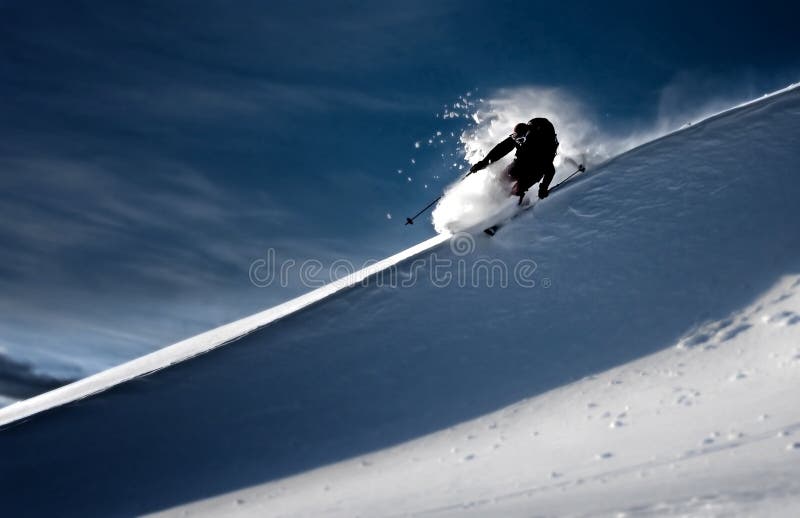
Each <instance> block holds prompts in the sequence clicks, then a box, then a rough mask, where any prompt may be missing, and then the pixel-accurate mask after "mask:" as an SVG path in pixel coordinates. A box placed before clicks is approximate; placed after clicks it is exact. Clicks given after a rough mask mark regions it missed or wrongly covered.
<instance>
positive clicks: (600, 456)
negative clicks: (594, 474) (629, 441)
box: [594, 451, 614, 460]
mask: <svg viewBox="0 0 800 518" xmlns="http://www.w3.org/2000/svg"><path fill="white" fill-rule="evenodd" d="M613 456H614V454H613V453H611V452H610V451H606V452H603V453H598V454H597V455H595V456H594V458H595V459H597V460H606V459H610V458H611V457H613Z"/></svg>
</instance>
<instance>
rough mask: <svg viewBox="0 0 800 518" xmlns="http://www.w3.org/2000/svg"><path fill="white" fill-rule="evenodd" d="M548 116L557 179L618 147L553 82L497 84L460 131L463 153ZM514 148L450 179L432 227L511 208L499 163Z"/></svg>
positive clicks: (478, 153) (482, 152) (469, 222)
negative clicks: (544, 85)
mask: <svg viewBox="0 0 800 518" xmlns="http://www.w3.org/2000/svg"><path fill="white" fill-rule="evenodd" d="M534 117H547V118H548V119H550V121H551V122H552V123H553V125H554V126H555V128H556V132H557V133H558V140H559V142H560V146H559V148H558V155H557V156H556V158H555V162H554V163H555V166H556V180H555V181H556V182H557V181H558V179H559V177H562V178H563V177H564V176H566V175H568V174H570V173H572V172H573V171H574V170H575V168H576V167H577V165H578V164H579V163H583V164H585V165H586V166H587V167H591V166H592V165H593V164H597V163H600V162H602V161H604V160H606V159H608V158H610V157H611V156H613V155H614V154H616V153H618V152H620V151H621V149H620V147H619V145H618V144H616V143H615V142H613V141H609V140H608V139H603V138H600V135H599V132H598V130H597V127H596V125H595V124H594V122H593V121H592V117H591V116H590V112H589V110H587V109H586V108H585V107H584V106H583V105H582V104H581V103H580V102H579V101H578V100H577V99H575V98H574V97H572V96H570V95H568V94H567V93H565V92H563V91H562V90H559V89H556V88H536V87H528V88H518V89H507V90H500V91H499V92H497V94H496V95H495V96H493V98H490V99H487V100H485V101H484V102H483V103H481V104H480V105H479V107H478V108H477V110H476V111H475V113H473V114H472V119H473V120H474V121H475V123H476V124H475V125H474V126H472V127H470V128H468V129H466V130H465V131H464V132H463V133H462V134H461V139H460V140H461V144H462V145H463V153H464V158H465V159H466V160H467V162H469V163H470V164H473V163H475V162H477V161H478V160H480V159H481V158H483V157H484V156H486V153H488V152H489V150H491V149H492V147H494V146H495V145H496V144H497V143H498V142H500V141H501V140H503V139H504V138H506V137H507V136H508V135H509V134H510V133H511V131H512V128H513V127H514V125H515V124H517V123H518V122H525V121H528V120H530V119H532V118H534ZM512 159H513V153H510V154H509V155H508V156H507V157H506V158H504V159H503V160H501V161H499V162H497V163H496V164H493V165H491V166H490V167H489V168H488V169H487V170H486V171H482V172H481V173H479V174H476V175H471V176H469V177H467V179H466V180H464V181H462V182H459V183H456V184H454V185H452V186H451V187H450V188H449V189H448V190H447V191H446V192H445V195H444V196H443V197H442V200H441V201H440V202H439V204H438V205H437V206H436V209H435V210H434V211H433V224H434V227H435V228H436V231H437V232H458V231H462V230H466V229H471V228H472V227H474V226H476V225H479V224H481V223H486V222H492V221H496V220H498V219H502V218H503V216H505V214H506V213H508V214H510V213H511V212H513V210H514V204H515V201H514V200H510V199H509V198H508V191H509V188H510V186H509V185H506V184H504V182H503V181H502V180H501V174H500V173H501V172H502V170H503V168H504V167H505V166H506V165H507V164H508V163H509V162H510V161H511V160H512Z"/></svg>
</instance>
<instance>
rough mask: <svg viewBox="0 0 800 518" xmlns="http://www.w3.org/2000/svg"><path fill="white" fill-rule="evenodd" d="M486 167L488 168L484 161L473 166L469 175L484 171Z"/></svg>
mask: <svg viewBox="0 0 800 518" xmlns="http://www.w3.org/2000/svg"><path fill="white" fill-rule="evenodd" d="M485 167H486V162H485V161H484V160H481V161H480V162H476V163H474V164H473V165H472V167H470V168H469V174H472V173H477V172H478V171H480V170H481V169H484V168H485Z"/></svg>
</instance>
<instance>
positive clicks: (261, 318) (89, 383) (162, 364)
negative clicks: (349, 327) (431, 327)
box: [0, 234, 450, 428]
mask: <svg viewBox="0 0 800 518" xmlns="http://www.w3.org/2000/svg"><path fill="white" fill-rule="evenodd" d="M449 238H450V234H439V235H437V236H435V237H432V238H430V239H428V240H426V241H423V242H422V243H419V244H417V245H414V246H412V247H410V248H408V249H406V250H403V251H401V252H398V253H396V254H394V255H392V256H390V257H388V258H386V259H384V260H382V261H379V262H377V263H375V264H373V265H370V266H368V267H366V268H363V269H361V270H359V271H357V272H355V273H352V274H350V275H347V276H345V277H342V278H341V279H337V280H336V281H333V282H331V283H328V284H326V285H325V286H322V287H321V288H317V289H315V290H313V291H310V292H308V293H306V294H303V295H300V296H299V297H296V298H294V299H292V300H289V301H286V302H284V303H282V304H279V305H277V306H274V307H272V308H269V309H266V310H264V311H261V312H259V313H256V314H254V315H250V316H248V317H245V318H242V319H240V320H236V321H234V322H231V323H228V324H224V325H222V326H220V327H217V328H214V329H211V330H209V331H206V332H204V333H201V334H199V335H196V336H193V337H191V338H187V339H185V340H182V341H180V342H177V343H175V344H173V345H170V346H167V347H164V348H162V349H159V350H157V351H154V352H152V353H149V354H146V355H144V356H141V357H139V358H136V359H134V360H131V361H128V362H126V363H123V364H121V365H118V366H116V367H111V368H109V369H106V370H104V371H101V372H99V373H97V374H94V375H92V376H88V377H86V378H83V379H80V380H78V381H76V382H73V383H70V384H69V385H65V386H63V387H60V388H57V389H55V390H51V391H49V392H45V393H43V394H40V395H38V396H34V397H32V398H30V399H26V400H23V401H19V402H17V403H14V404H12V405H9V406H7V407H5V408H0V428H3V427H6V426H9V425H13V424H15V423H19V422H21V421H22V420H25V419H28V418H30V417H31V416H33V415H35V414H38V413H40V412H44V411H47V410H51V409H53V408H56V407H59V406H62V405H65V404H68V403H71V402H74V401H78V400H81V399H84V398H87V397H89V396H92V395H94V394H97V393H99V392H103V391H106V390H108V389H110V388H112V387H115V386H117V385H120V384H122V383H125V382H127V381H130V380H132V379H135V378H139V377H142V376H146V375H148V374H151V373H153V372H156V371H159V370H162V369H165V368H167V367H170V366H171V365H175V364H177V363H180V362H183V361H186V360H189V359H191V358H194V357H195V356H199V355H201V354H205V353H207V352H209V351H212V350H214V349H217V348H218V347H221V346H223V345H226V344H229V343H231V342H234V341H236V340H238V339H240V338H242V337H244V336H246V335H249V334H250V333H254V332H256V331H258V330H259V329H261V328H263V327H265V326H267V325H270V324H272V323H274V322H276V321H278V320H280V319H282V318H285V317H287V316H289V315H292V314H293V313H296V312H298V311H301V310H303V309H305V308H307V307H309V306H311V305H313V304H316V303H318V302H321V301H323V300H325V299H327V298H329V297H331V296H332V295H334V294H336V293H339V292H340V291H343V290H345V289H347V288H349V287H352V286H355V285H357V284H358V283H360V282H362V281H364V280H366V279H367V278H369V277H371V276H373V275H375V274H377V273H380V272H382V271H384V270H386V269H388V268H390V267H392V266H395V265H397V264H398V263H400V262H402V261H405V260H407V259H411V258H413V257H415V256H417V255H420V254H423V253H425V252H427V251H429V250H431V249H432V248H435V247H437V246H439V245H440V244H442V243H444V242H445V241H447V240H448V239H449Z"/></svg>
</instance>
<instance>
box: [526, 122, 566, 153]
mask: <svg viewBox="0 0 800 518" xmlns="http://www.w3.org/2000/svg"><path fill="white" fill-rule="evenodd" d="M528 128H529V133H528V142H527V144H528V145H529V146H531V147H532V148H533V149H532V150H531V151H532V152H533V153H535V154H536V155H539V156H541V157H545V156H547V158H549V159H551V160H552V159H553V158H555V156H556V151H557V150H558V138H556V129H555V128H554V127H553V124H552V123H551V122H550V121H549V120H547V119H545V118H544V117H537V118H535V119H531V120H529V121H528ZM526 147H528V146H526Z"/></svg>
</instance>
